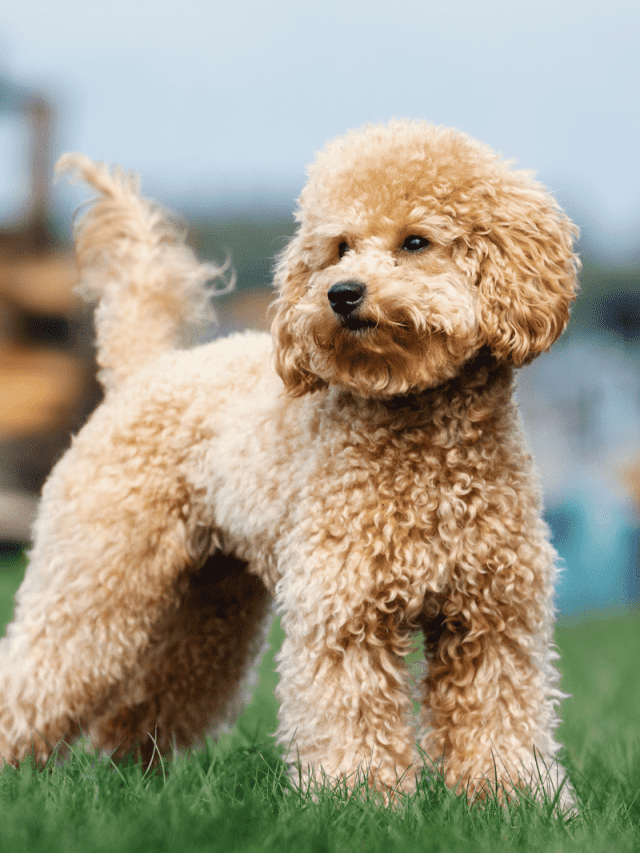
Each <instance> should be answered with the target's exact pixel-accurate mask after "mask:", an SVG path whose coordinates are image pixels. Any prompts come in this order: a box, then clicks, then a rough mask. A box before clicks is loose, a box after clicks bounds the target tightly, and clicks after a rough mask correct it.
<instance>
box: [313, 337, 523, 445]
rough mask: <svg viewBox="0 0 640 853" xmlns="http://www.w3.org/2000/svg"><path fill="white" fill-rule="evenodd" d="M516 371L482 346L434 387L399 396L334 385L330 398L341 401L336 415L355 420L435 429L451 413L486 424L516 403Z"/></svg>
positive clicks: (453, 416) (451, 417) (331, 401)
mask: <svg viewBox="0 0 640 853" xmlns="http://www.w3.org/2000/svg"><path fill="white" fill-rule="evenodd" d="M514 373H515V370H514V368H513V367H512V366H511V365H509V364H505V363H504V362H499V361H498V360H497V359H496V358H495V357H494V356H493V355H492V354H491V353H490V351H489V350H488V349H482V350H481V351H480V352H479V353H477V355H476V356H474V358H472V359H470V360H469V361H468V362H466V364H464V365H463V367H462V369H461V370H460V372H459V373H458V375H457V376H455V377H454V378H453V379H449V380H448V381H447V382H444V383H442V384H441V385H438V386H436V387H434V388H426V389H424V390H421V391H415V392H411V393H408V394H405V395H402V396H397V397H390V398H367V397H361V396H358V395H356V394H354V393H353V392H352V391H348V390H343V389H339V388H335V387H334V388H330V389H329V391H328V400H327V403H328V404H329V405H331V404H333V405H335V407H336V412H334V415H335V414H337V412H338V411H339V412H342V416H343V417H346V418H352V419H353V421H354V423H355V422H357V421H364V422H366V423H367V424H369V425H371V424H372V423H378V424H379V425H380V426H381V427H386V428H389V429H398V430H406V429H411V428H415V427H419V428H421V429H425V428H426V429H429V425H430V424H432V423H433V426H434V427H437V428H441V427H442V425H443V421H444V420H446V419H448V420H450V421H452V422H453V421H454V420H461V419H462V420H465V421H471V422H473V423H477V424H480V423H483V422H488V421H491V420H494V419H495V418H496V417H500V415H501V413H506V411H507V410H509V411H510V410H511V409H512V407H513V404H512V402H511V400H512V395H513V387H514ZM332 408H333V406H332ZM436 420H437V421H438V423H436Z"/></svg>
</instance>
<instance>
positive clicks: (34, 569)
mask: <svg viewBox="0 0 640 853" xmlns="http://www.w3.org/2000/svg"><path fill="white" fill-rule="evenodd" d="M154 400H155V398H154V397H153V394H151V395H148V396H147V398H146V399H145V401H144V402H143V404H142V405H141V406H138V407H133V408H135V412H132V411H131V407H130V411H129V417H127V416H126V415H125V411H124V410H123V409H121V408H120V407H119V406H118V405H117V401H115V402H114V403H113V404H112V405H109V406H103V407H101V408H100V409H98V410H97V411H96V413H95V414H94V416H93V417H92V418H91V420H90V421H89V423H88V424H87V425H86V426H85V427H84V428H83V430H82V431H81V432H80V434H79V435H78V436H77V437H76V439H75V441H74V443H73V446H72V447H71V449H70V450H69V452H68V453H67V454H66V455H65V456H64V457H63V458H62V460H61V461H60V462H59V463H58V465H57V466H56V468H55V469H54V472H53V473H52V475H51V477H50V478H49V480H48V481H47V483H46V484H45V488H44V491H43V498H42V503H41V506H40V513H39V517H38V519H37V521H36V525H35V543H34V547H33V550H32V552H31V555H30V564H29V567H28V569H27V574H26V577H25V581H24V583H23V585H22V587H21V589H20V590H19V592H18V595H17V608H16V615H15V619H14V621H13V623H12V624H11V625H10V626H9V629H8V634H7V637H6V638H5V639H4V640H2V642H1V644H0V756H1V757H3V758H4V759H5V760H7V761H19V760H21V759H22V758H23V757H24V756H25V755H26V754H28V753H31V754H33V755H35V756H36V758H38V759H42V760H44V759H46V758H47V756H48V755H49V754H50V753H51V751H52V749H53V747H54V746H55V745H56V743H57V742H58V741H60V740H68V739H70V738H72V737H73V736H74V735H75V734H76V733H77V732H78V728H79V727H81V728H82V729H83V730H84V729H85V728H86V727H88V726H90V723H91V721H92V720H94V719H96V718H98V717H99V716H102V715H103V714H104V713H105V712H106V711H107V710H108V708H109V704H110V702H111V699H112V697H113V696H114V694H115V693H117V692H118V690H119V688H120V685H122V683H123V682H125V681H126V680H128V679H129V678H131V677H132V674H134V673H136V671H137V669H138V667H139V666H140V665H141V661H142V660H143V658H144V654H145V652H146V650H147V649H148V648H149V646H150V644H151V643H152V642H153V641H154V639H155V638H156V637H157V634H158V629H159V626H162V625H163V624H166V623H167V620H168V619H169V618H170V614H171V613H172V612H175V611H176V609H177V608H178V607H179V605H180V601H181V598H180V590H179V582H180V579H181V578H182V577H183V576H184V573H185V572H186V571H188V570H189V569H192V570H195V569H197V568H198V566H199V565H201V563H202V559H203V557H204V556H205V555H206V552H207V549H208V548H209V547H210V546H209V545H207V544H205V546H204V552H203V546H202V545H201V544H199V543H201V541H202V535H201V533H202V531H203V530H206V528H203V527H202V526H201V525H202V524H206V519H204V516H205V515H206V513H205V511H204V509H203V507H202V505H201V501H202V497H201V496H200V495H199V494H198V493H197V490H196V489H195V488H194V487H193V486H192V485H191V484H190V483H189V480H188V474H187V473H186V467H187V466H186V465H185V463H184V458H183V457H184V456H185V455H186V454H188V453H194V452H197V449H196V450H194V444H193V442H191V443H189V442H188V441H187V440H186V438H185V437H184V436H182V434H181V431H184V430H186V431H187V432H188V434H189V435H192V432H193V430H191V431H190V428H189V426H188V425H186V424H187V421H188V417H187V415H186V414H185V412H184V410H182V409H181V408H180V406H179V405H178V403H177V402H176V400H175V399H174V400H173V404H172V405H169V402H168V401H167V400H166V399H165V400H163V401H162V410H161V416H160V415H159V414H158V413H157V412H155V410H154V408H153V407H154V405H155V403H154ZM172 406H173V408H172ZM173 409H175V411H173ZM185 448H186V449H185ZM214 544H215V543H214Z"/></svg>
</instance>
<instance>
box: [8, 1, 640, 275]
mask: <svg viewBox="0 0 640 853" xmlns="http://www.w3.org/2000/svg"><path fill="white" fill-rule="evenodd" d="M0 77H4V78H5V79H6V78H9V77H10V78H11V79H12V80H13V81H14V82H17V83H18V84H20V85H21V86H26V87H29V88H32V89H37V90H40V91H43V92H46V93H47V94H48V95H49V96H50V97H51V98H52V99H53V101H54V103H55V104H56V108H57V119H56V124H55V126H54V131H55V132H54V136H53V147H54V152H53V153H54V156H57V155H58V154H59V153H61V152H62V151H65V150H80V151H83V152H84V153H86V154H88V155H89V156H91V157H93V158H96V159H101V160H106V161H108V162H119V163H121V164H123V165H124V166H126V167H127V168H133V169H135V170H136V171H138V172H139V173H140V174H141V176H142V178H143V186H144V189H145V191H146V192H147V193H148V194H150V195H153V196H155V197H157V198H159V199H160V200H162V201H164V202H165V203H169V204H174V205H176V206H178V207H182V208H186V207H188V206H194V205H195V206H197V207H199V208H201V209H202V210H207V209H212V210H216V209H223V208H224V207H225V206H229V205H231V206H232V207H234V208H237V209H247V208H249V209H255V210H261V209H267V210H268V209H269V208H270V207H271V206H277V207H280V208H282V209H290V208H291V207H292V206H293V200H294V199H295V197H296V195H297V194H298V192H299V191H300V189H301V187H302V185H303V183H304V178H305V166H306V164H307V163H309V162H310V161H311V160H312V159H313V156H314V153H315V152H316V151H317V150H318V149H320V148H321V147H322V146H323V145H324V143H325V142H326V141H327V140H329V139H331V138H333V137H335V136H337V135H340V134H342V133H344V132H345V131H347V130H349V129H351V128H354V127H359V126H361V125H363V124H365V123H367V122H379V121H388V120H389V119H390V118H393V117H397V118H415V119H428V120H430V121H433V122H434V123H436V124H443V125H448V126H455V127H458V128H459V129H461V130H464V131H466V132H467V133H469V134H471V135H472V136H475V137H477V138H479V139H481V140H483V141H484V142H486V143H488V144H489V145H491V146H492V147H493V148H494V149H495V150H497V151H500V152H502V153H503V154H504V156H505V157H507V158H508V159H514V160H516V161H517V164H518V165H519V166H520V167H526V168H532V169H534V170H535V171H536V172H537V174H538V177H539V178H540V179H541V180H542V181H543V183H545V184H546V185H547V186H549V187H550V188H551V189H552V190H553V192H554V193H555V194H556V196H557V197H558V199H559V201H560V203H561V204H563V206H565V207H566V208H567V209H568V211H569V213H570V215H571V216H572V217H573V218H574V219H576V220H577V222H578V224H580V225H581V226H582V228H583V231H584V234H585V243H586V244H588V246H589V247H590V250H591V251H593V252H596V253H598V254H600V255H602V256H603V257H605V258H606V259H607V260H609V261H613V262H617V263H625V262H627V261H629V260H630V259H636V260H637V259H638V257H640V143H639V140H640V3H638V2H637V0H634V2H627V0H609V2H606V3H603V2H593V0H488V2H483V0H474V2H466V0H449V2H440V0H434V2H429V0H389V2H380V0H322V2H315V0H314V2H305V0H224V2H222V0H210V1H209V2H202V0H183V2H181V3H178V2H164V0H155V2H153V3H151V2H146V0H143V2H135V0H111V2H110V3H108V4H98V3H91V2H87V0H58V2H56V3H55V4H52V3H51V2H50V0H5V2H4V3H3V4H2V6H1V7H0ZM20 132H21V130H20V129H19V128H18V129H16V121H15V120H11V119H10V118H8V116H7V114H6V112H5V114H4V115H0V211H2V209H3V206H4V210H5V214H4V215H5V219H6V216H7V215H8V214H7V213H6V211H7V210H9V209H10V208H11V205H12V204H15V196H16V190H15V187H16V185H17V184H16V181H17V176H18V175H19V170H20V164H19V160H18V159H17V155H16V153H15V152H16V150H17V149H19V145H17V144H16V141H15V140H16V138H18V137H19V134H20ZM81 197H82V193H81V191H79V190H78V189H75V190H69V189H68V188H66V187H64V186H62V185H59V186H57V187H56V188H55V189H54V199H55V203H56V205H58V207H60V208H61V209H63V210H67V209H69V207H70V206H72V205H73V204H75V203H76V202H77V201H78V200H79V199H80V198H81Z"/></svg>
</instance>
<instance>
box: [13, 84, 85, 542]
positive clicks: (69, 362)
mask: <svg viewBox="0 0 640 853" xmlns="http://www.w3.org/2000/svg"><path fill="white" fill-rule="evenodd" d="M0 95H1V96H2V98H1V101H0V110H2V111H3V112H4V113H5V115H6V114H8V115H9V116H10V117H11V116H13V117H14V118H18V119H19V120H22V121H23V122H24V123H25V124H26V127H27V128H28V130H29V133H28V140H27V145H28V146H29V151H28V156H29V176H30V178H29V179H30V185H29V187H28V205H27V208H26V210H24V211H23V212H21V214H20V216H19V218H17V219H16V220H15V221H13V222H11V223H9V224H7V225H5V227H4V228H2V229H1V230H0V401H1V403H0V540H3V539H5V540H6V539H8V538H10V539H16V538H17V539H19V540H20V539H22V540H26V539H27V538H28V533H29V525H30V521H31V519H30V518H28V515H29V512H28V507H29V506H31V505H32V501H31V502H30V501H29V494H32V495H33V494H34V493H36V492H37V491H38V490H39V489H40V487H41V485H42V481H43V479H44V477H45V476H46V474H47V472H48V471H49V469H50V467H51V465H52V464H53V462H54V461H55V459H56V457H57V456H58V455H59V454H60V452H61V451H62V449H63V448H64V447H65V446H66V445H67V444H68V441H69V433H70V431H71V430H72V429H73V428H74V427H75V426H76V424H77V422H78V420H79V419H80V418H81V417H82V415H83V414H84V412H85V411H86V409H87V407H88V405H89V398H91V397H95V385H94V380H93V376H94V372H95V371H94V365H93V356H92V351H91V347H90V344H89V334H88V327H89V324H88V315H87V312H86V310H85V308H84V306H83V304H82V303H81V300H80V299H79V298H78V297H77V296H76V295H75V294H74V290H73V289H74V285H75V280H76V270H75V262H74V260H73V256H72V255H71V253H70V252H67V251H64V250H62V249H61V248H60V247H59V246H57V245H56V244H57V240H56V237H55V234H54V231H53V228H52V227H51V212H50V211H51V209H50V200H49V184H50V150H49V147H50V145H49V141H50V127H51V118H52V110H51V107H50V106H49V104H48V103H47V101H46V100H45V99H44V98H43V97H42V96H40V95H37V94H35V93H32V92H28V91H26V90H24V89H21V88H20V87H15V86H14V87H12V86H10V85H9V84H7V83H2V82H0ZM0 118H2V115H0Z"/></svg>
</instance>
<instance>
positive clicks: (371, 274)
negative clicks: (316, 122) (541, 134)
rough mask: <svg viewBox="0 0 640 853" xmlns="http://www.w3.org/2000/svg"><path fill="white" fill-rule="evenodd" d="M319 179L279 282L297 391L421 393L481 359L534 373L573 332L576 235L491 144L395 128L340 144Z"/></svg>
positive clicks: (280, 352) (283, 342) (280, 343)
mask: <svg viewBox="0 0 640 853" xmlns="http://www.w3.org/2000/svg"><path fill="white" fill-rule="evenodd" d="M309 176H310V178H309V182H308V184H307V186H306V187H305V189H304V190H303V192H302V195H301V197H300V203H299V211H298V214H297V219H298V221H299V222H300V227H299V229H298V231H297V233H296V234H295V236H294V237H293V238H292V240H291V242H290V243H289V245H288V247H287V248H286V249H285V251H284V252H283V253H282V255H281V257H280V259H279V262H278V264H277V267H276V278H275V283H276V287H277V289H278V297H277V299H276V303H275V306H276V314H275V317H274V321H273V326H272V332H273V336H274V341H275V351H276V364H277V369H278V372H279V373H280V375H281V377H282V379H283V380H284V383H285V386H286V387H287V389H288V390H289V391H290V392H292V393H294V394H303V393H305V392H307V391H313V390H317V389H319V388H322V387H325V386H327V385H329V384H337V385H340V386H342V387H344V388H349V389H351V390H353V391H355V392H356V393H359V394H362V395H365V396H379V397H391V396H395V395H401V394H406V393H409V392H415V391H420V390H423V389H425V388H429V387H433V386H435V385H438V384H440V383H441V382H444V381H446V380H448V379H451V378H452V377H453V376H455V375H456V374H457V372H458V371H459V370H460V368H461V366H462V365H463V364H464V363H465V362H466V361H468V360H469V359H470V358H471V357H473V356H474V355H475V354H476V353H477V352H478V351H479V349H480V348H482V347H489V348H490V349H491V351H492V352H493V354H494V355H495V356H496V358H498V359H499V360H501V361H509V362H511V363H512V364H514V365H516V366H519V365H522V364H525V363H526V362H528V361H530V360H531V359H532V358H534V357H535V356H536V355H538V353H540V352H542V351H543V350H546V349H547V348H548V347H549V346H550V345H551V344H552V343H553V342H554V341H555V340H556V338H557V337H558V336H559V335H560V333H561V332H562V330H563V329H564V327H565V325H566V323H567V320H568V318H569V306H570V304H571V302H572V301H573V299H574V297H575V292H576V272H577V269H578V260H577V257H576V255H575V254H574V252H573V241H574V239H575V237H576V236H577V229H576V228H575V226H574V225H572V223H571V222H570V221H569V219H568V218H567V216H566V215H565V214H564V213H563V211H562V210H561V209H560V208H559V207H558V205H557V204H556V202H555V201H554V199H553V198H552V197H551V196H550V195H549V193H548V192H547V191H546V190H545V189H544V188H543V187H542V186H541V185H540V184H538V183H537V182H536V181H535V180H534V179H533V178H532V177H531V175H530V174H529V173H528V172H523V171H517V170H514V169H512V168H511V167H510V165H509V164H508V163H505V162H504V161H502V160H501V159H500V158H499V157H498V156H496V155H495V154H494V153H493V152H492V151H491V150H490V149H488V148H487V147H486V146H484V145H481V144H480V143H478V142H475V141H473V140H472V139H470V138H469V137H468V136H466V135H464V134H462V133H459V132H457V131H454V130H448V129H445V128H439V127H433V126H432V125H429V124H426V123H412V122H393V123H391V124H390V125H388V126H371V127H367V128H365V129H364V130H363V131H360V132H356V133H352V134H349V135H347V136H345V137H343V138H342V139H338V140H337V141H335V142H333V143H330V144H329V145H328V146H327V147H326V148H325V150H324V151H323V152H322V153H321V154H320V155H319V156H318V158H317V160H316V162H315V163H314V164H313V165H312V166H311V167H310V169H309Z"/></svg>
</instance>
